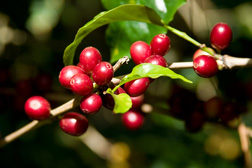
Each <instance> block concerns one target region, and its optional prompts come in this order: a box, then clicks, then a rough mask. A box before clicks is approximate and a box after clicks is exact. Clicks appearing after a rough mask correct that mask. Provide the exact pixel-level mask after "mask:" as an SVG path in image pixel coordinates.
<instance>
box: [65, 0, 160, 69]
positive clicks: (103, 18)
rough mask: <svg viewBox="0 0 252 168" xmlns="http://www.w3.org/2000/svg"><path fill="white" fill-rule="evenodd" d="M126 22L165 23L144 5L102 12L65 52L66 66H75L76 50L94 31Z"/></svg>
mask: <svg viewBox="0 0 252 168" xmlns="http://www.w3.org/2000/svg"><path fill="white" fill-rule="evenodd" d="M125 20H131V21H140V22H146V23H152V24H156V25H160V26H163V25H164V22H163V21H162V19H161V18H160V17H159V15H158V14H157V13H156V12H155V11H154V10H153V9H151V8H149V7H146V6H144V5H134V4H126V5H121V6H118V7H116V8H113V9H111V10H109V11H106V12H102V13H100V14H98V15H97V16H96V17H94V19H93V20H91V21H89V22H88V23H87V24H85V25H84V26H83V27H81V28H80V29H79V30H78V32H77V34H76V36H75V39H74V41H73V42H72V43H71V44H70V45H69V46H67V48H66V49H65V51H64V55H63V61H64V64H65V65H70V64H73V58H74V55H75V51H76V48H77V47H78V45H79V44H80V43H81V41H82V40H83V39H84V38H85V37H86V36H87V35H88V34H89V33H91V32H92V31H93V30H95V29H97V28H99V27H101V26H103V25H106V24H109V23H112V22H117V21H125Z"/></svg>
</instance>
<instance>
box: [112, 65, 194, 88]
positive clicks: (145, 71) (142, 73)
mask: <svg viewBox="0 0 252 168" xmlns="http://www.w3.org/2000/svg"><path fill="white" fill-rule="evenodd" d="M161 76H166V77H170V78H172V79H181V80H183V81H184V82H187V83H192V81H190V80H189V79H186V78H185V77H184V76H182V75H180V74H177V73H175V72H174V71H172V70H170V69H169V68H165V67H163V66H160V65H154V64H150V63H143V64H138V65H137V66H135V67H134V68H133V70H132V72H131V73H130V74H128V75H126V76H125V77H124V78H123V79H122V80H121V82H120V83H119V84H118V85H117V86H116V87H115V88H114V89H113V92H114V91H115V90H116V89H117V88H118V87H120V86H121V85H123V84H125V83H126V82H129V81H132V80H135V79H139V78H144V77H149V78H153V79H156V78H158V77H161Z"/></svg>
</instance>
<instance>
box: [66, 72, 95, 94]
mask: <svg viewBox="0 0 252 168" xmlns="http://www.w3.org/2000/svg"><path fill="white" fill-rule="evenodd" d="M70 86H71V90H72V91H73V92H74V93H75V94H77V95H81V96H86V95H89V94H90V93H91V92H92V90H93V82H92V80H91V79H90V77H89V76H87V75H86V74H83V73H78V74H76V75H74V76H73V77H72V78H71V80H70Z"/></svg>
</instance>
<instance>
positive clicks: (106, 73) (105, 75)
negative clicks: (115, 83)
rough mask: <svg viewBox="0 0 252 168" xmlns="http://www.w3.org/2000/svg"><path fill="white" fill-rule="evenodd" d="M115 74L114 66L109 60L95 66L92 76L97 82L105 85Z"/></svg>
mask: <svg viewBox="0 0 252 168" xmlns="http://www.w3.org/2000/svg"><path fill="white" fill-rule="evenodd" d="M113 75H114V71H113V66H112V65H111V64H110V63H109V62H105V61H104V62H100V63H98V64H97V65H96V66H95V67H94V69H93V73H92V78H93V80H94V82H95V83H96V84H98V85H101V86H103V85H106V84H108V83H109V82H110V81H111V79H112V78H113Z"/></svg>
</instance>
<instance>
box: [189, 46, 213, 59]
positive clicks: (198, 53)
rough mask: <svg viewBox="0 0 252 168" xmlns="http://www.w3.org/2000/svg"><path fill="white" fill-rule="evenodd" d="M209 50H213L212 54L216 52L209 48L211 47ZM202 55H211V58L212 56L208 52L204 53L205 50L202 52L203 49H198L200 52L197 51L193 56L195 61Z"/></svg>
mask: <svg viewBox="0 0 252 168" xmlns="http://www.w3.org/2000/svg"><path fill="white" fill-rule="evenodd" d="M208 49H209V50H211V51H212V52H214V50H213V49H212V48H209V47H208ZM201 55H209V56H211V54H209V53H208V52H206V51H203V50H201V49H198V50H196V51H195V52H194V54H193V60H194V59H195V58H197V57H198V56H201Z"/></svg>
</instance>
